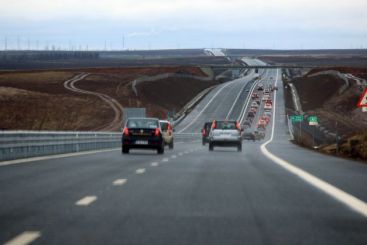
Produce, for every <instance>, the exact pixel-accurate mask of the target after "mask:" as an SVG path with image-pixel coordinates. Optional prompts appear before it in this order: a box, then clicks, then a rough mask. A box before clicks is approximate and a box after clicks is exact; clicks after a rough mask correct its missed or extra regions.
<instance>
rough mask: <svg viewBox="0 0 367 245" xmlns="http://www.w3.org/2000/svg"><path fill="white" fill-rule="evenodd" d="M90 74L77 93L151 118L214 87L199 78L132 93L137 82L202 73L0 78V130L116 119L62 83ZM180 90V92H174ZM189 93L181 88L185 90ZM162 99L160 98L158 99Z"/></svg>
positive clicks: (93, 125) (114, 71) (73, 126)
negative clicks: (105, 98) (139, 110)
mask: <svg viewBox="0 0 367 245" xmlns="http://www.w3.org/2000/svg"><path fill="white" fill-rule="evenodd" d="M80 73H89V74H90V75H89V76H88V77H86V78H85V79H83V80H81V81H78V82H76V83H75V86H76V87H77V88H80V89H83V90H87V91H93V92H98V93H102V94H106V95H108V96H110V97H111V98H113V99H115V100H117V101H118V102H119V103H120V104H121V105H122V106H123V107H136V106H139V107H147V112H148V115H149V116H156V117H164V116H166V115H167V111H168V110H172V109H175V110H176V111H178V110H179V109H180V108H181V107H182V106H183V105H184V104H185V103H187V102H188V101H189V100H190V99H191V98H192V97H194V96H195V95H196V94H197V93H198V92H200V91H201V90H202V89H205V88H207V87H209V86H212V85H213V84H216V83H215V82H201V81H196V80H195V79H193V80H191V79H183V80H180V79H167V80H162V81H155V82H154V86H151V84H150V83H149V82H147V83H143V84H142V85H141V86H138V90H141V91H139V96H136V95H135V94H134V93H133V91H132V88H131V83H132V81H133V80H134V79H136V78H138V77H141V76H150V75H156V74H161V73H180V74H181V73H184V74H191V75H196V76H205V74H204V73H203V72H202V71H201V69H199V68H189V67H184V68H183V67H167V68H164V67H159V68H106V69H103V68H98V69H78V70H64V71H29V72H2V73H0V103H1V107H0V128H1V129H23V130H95V129H98V128H99V127H100V126H101V125H104V124H106V123H108V122H110V121H111V120H113V118H114V112H113V110H112V109H111V108H110V107H109V106H108V104H106V103H105V102H104V101H102V100H101V99H100V98H98V97H96V96H93V95H87V94H81V93H76V92H72V91H69V90H67V89H65V88H64V82H65V81H66V80H68V79H70V78H72V77H74V76H75V75H77V74H80ZM177 87H179V88H180V92H179V93H177V92H174V93H167V92H168V91H171V92H172V91H175V90H176V89H177ZM185 87H187V88H190V89H183V88H185ZM157 98H158V99H157Z"/></svg>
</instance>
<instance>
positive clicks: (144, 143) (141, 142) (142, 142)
mask: <svg viewBox="0 0 367 245" xmlns="http://www.w3.org/2000/svg"><path fill="white" fill-rule="evenodd" d="M135 144H137V145H147V144H148V141H146V140H137V141H135Z"/></svg>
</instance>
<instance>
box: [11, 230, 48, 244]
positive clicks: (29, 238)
mask: <svg viewBox="0 0 367 245" xmlns="http://www.w3.org/2000/svg"><path fill="white" fill-rule="evenodd" d="M40 236H41V232H39V231H25V232H23V233H21V234H19V235H18V236H16V237H14V238H13V239H11V240H10V241H8V242H6V243H4V245H26V244H30V243H31V242H33V241H34V240H36V239H37V238H39V237H40Z"/></svg>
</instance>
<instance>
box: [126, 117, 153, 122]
mask: <svg viewBox="0 0 367 245" xmlns="http://www.w3.org/2000/svg"><path fill="white" fill-rule="evenodd" d="M130 119H144V120H146V119H149V120H157V121H159V119H158V118H154V117H129V118H128V119H127V120H130Z"/></svg>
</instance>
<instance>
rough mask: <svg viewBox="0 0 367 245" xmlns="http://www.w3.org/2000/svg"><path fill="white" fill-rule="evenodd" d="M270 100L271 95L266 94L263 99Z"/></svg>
mask: <svg viewBox="0 0 367 245" xmlns="http://www.w3.org/2000/svg"><path fill="white" fill-rule="evenodd" d="M267 100H270V95H264V96H263V98H262V101H267Z"/></svg>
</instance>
